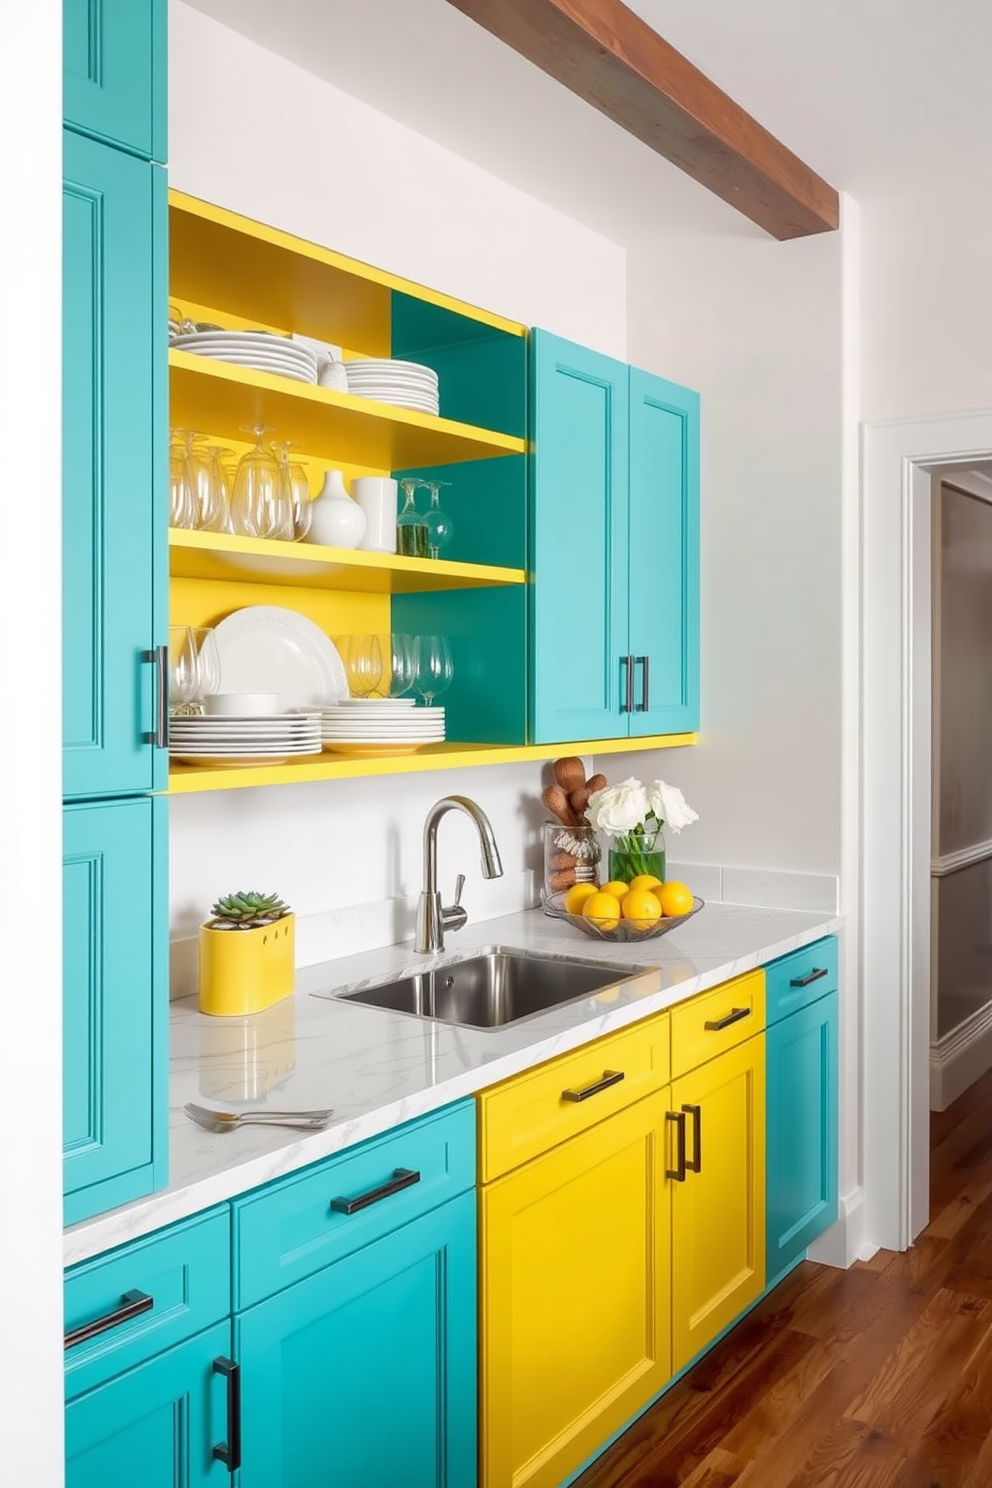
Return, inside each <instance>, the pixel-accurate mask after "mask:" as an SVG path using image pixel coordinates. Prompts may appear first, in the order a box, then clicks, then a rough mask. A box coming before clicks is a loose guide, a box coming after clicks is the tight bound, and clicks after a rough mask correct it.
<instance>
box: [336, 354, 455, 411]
mask: <svg viewBox="0 0 992 1488" xmlns="http://www.w3.org/2000/svg"><path fill="white" fill-rule="evenodd" d="M345 369H346V371H347V373H348V391H349V392H350V393H357V394H358V395H359V397H362V398H375V399H376V401H377V402H378V403H392V404H393V405H394V406H395V407H397V408H414V409H416V410H417V412H418V413H435V414H436V413H437V412H438V382H437V373H436V372H435V371H434V370H433V368H431V367H422V366H421V365H420V363H419V362H394V361H389V360H388V359H387V360H380V361H374V360H372V359H371V358H370V359H368V360H365V361H356V362H345Z"/></svg>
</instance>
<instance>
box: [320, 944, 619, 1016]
mask: <svg viewBox="0 0 992 1488" xmlns="http://www.w3.org/2000/svg"><path fill="white" fill-rule="evenodd" d="M641 971H642V968H641V967H639V966H615V965H614V966H609V965H606V964H605V963H603V962H593V961H577V960H573V959H571V958H568V959H566V958H564V957H557V956H554V957H553V956H540V955H534V954H533V953H532V952H530V951H515V950H511V949H509V948H507V947H506V946H486V947H484V949H482V950H481V951H476V952H474V953H473V954H472V955H470V956H466V957H465V958H464V960H452V961H449V962H446V963H445V964H444V965H443V966H436V967H433V968H431V969H430V970H425V971H421V972H417V973H415V974H414V975H413V976H407V977H402V978H401V979H400V980H398V981H392V982H381V983H379V985H378V986H375V987H362V988H360V990H359V991H357V992H340V993H338V994H337V995H338V997H340V999H341V1001H342V1002H360V1003H362V1004H363V1005H364V1006H366V1007H377V1008H385V1009H387V1010H388V1011H389V1012H391V1013H409V1014H412V1015H413V1016H414V1017H417V1018H429V1019H432V1020H433V1021H435V1022H437V1023H452V1024H454V1025H455V1026H456V1027H458V1028H502V1027H503V1026H504V1025H505V1024H507V1023H517V1022H519V1021H520V1019H521V1018H531V1017H533V1016H534V1015H535V1014H536V1013H544V1012H547V1011H548V1009H549V1008H554V1007H560V1006H561V1005H562V1004H563V1003H567V1002H578V1001H579V1000H580V999H581V998H583V997H590V996H591V995H592V994H593V993H594V992H603V991H605V990H606V989H607V988H609V987H614V986H616V984H617V983H618V982H627V981H630V980H631V978H632V977H636V976H637V975H638V974H639V973H640V972H641Z"/></svg>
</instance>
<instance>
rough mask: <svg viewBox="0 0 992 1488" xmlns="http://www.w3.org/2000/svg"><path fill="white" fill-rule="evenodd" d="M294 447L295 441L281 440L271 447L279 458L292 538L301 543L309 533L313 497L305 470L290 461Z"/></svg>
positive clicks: (295, 462)
mask: <svg viewBox="0 0 992 1488" xmlns="http://www.w3.org/2000/svg"><path fill="white" fill-rule="evenodd" d="M295 447H296V441H295V440H292V439H283V440H281V441H280V442H279V443H278V444H276V443H274V442H273V445H272V448H273V449H274V450H275V452H276V454H277V455H278V456H279V471H280V474H281V476H282V482H283V494H284V496H285V498H286V499H287V500H288V501H289V504H290V507H291V510H292V514H293V531H292V538H293V541H294V542H301V541H302V540H303V538H305V537H306V535H307V533H308V532H309V531H310V523H311V521H312V519H313V497H312V495H311V492H310V482H309V481H308V480H307V473H306V471H305V469H304V468H303V466H302V465H300V464H299V462H298V461H295V460H291V459H290V453H289V452H290V450H292V449H295Z"/></svg>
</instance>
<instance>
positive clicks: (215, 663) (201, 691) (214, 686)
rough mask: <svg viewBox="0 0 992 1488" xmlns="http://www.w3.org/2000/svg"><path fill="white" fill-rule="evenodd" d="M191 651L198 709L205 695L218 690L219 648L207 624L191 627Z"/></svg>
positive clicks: (195, 698)
mask: <svg viewBox="0 0 992 1488" xmlns="http://www.w3.org/2000/svg"><path fill="white" fill-rule="evenodd" d="M190 634H191V636H192V638H193V653H194V656H195V658H196V693H195V697H194V701H195V702H196V703H197V705H198V711H199V709H200V706H201V705H202V703H203V699H204V698H205V697H210V696H212V695H213V694H214V693H215V692H220V650H219V648H218V646H217V637H216V635H215V634H214V632H213V629H212V627H211V626H209V625H204V626H200V627H197V628H195V629H193V630H192V631H191V632H190Z"/></svg>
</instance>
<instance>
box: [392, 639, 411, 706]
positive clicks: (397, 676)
mask: <svg viewBox="0 0 992 1488" xmlns="http://www.w3.org/2000/svg"><path fill="white" fill-rule="evenodd" d="M385 640H386V641H387V642H388V645H389V651H390V655H391V657H392V666H391V668H390V672H389V686H388V688H387V689H386V695H387V696H388V697H394V698H395V697H404V696H405V695H406V694H407V693H408V692H410V691H411V690H412V688H413V686H414V684H415V682H416V680H417V638H416V636H411V635H390V636H386V637H385Z"/></svg>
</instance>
